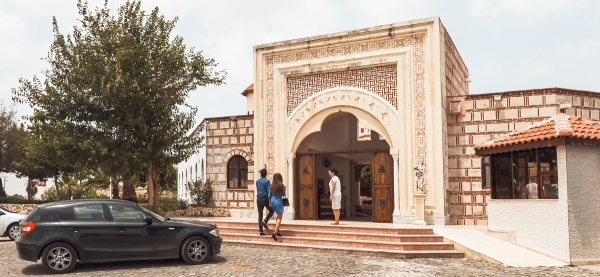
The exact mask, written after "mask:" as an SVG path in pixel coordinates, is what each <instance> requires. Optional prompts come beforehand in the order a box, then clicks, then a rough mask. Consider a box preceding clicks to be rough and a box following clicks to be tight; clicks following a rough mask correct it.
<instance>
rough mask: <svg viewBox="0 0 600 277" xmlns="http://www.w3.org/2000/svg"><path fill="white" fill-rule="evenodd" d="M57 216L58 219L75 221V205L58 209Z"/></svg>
mask: <svg viewBox="0 0 600 277" xmlns="http://www.w3.org/2000/svg"><path fill="white" fill-rule="evenodd" d="M56 218H57V219H58V221H74V220H75V213H74V212H73V207H67V208H62V209H60V210H58V211H56Z"/></svg>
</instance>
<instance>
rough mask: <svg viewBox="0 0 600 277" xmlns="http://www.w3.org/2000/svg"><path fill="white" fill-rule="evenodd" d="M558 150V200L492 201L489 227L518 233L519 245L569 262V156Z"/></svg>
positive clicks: (489, 204)
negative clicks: (567, 163) (567, 164)
mask: <svg viewBox="0 0 600 277" xmlns="http://www.w3.org/2000/svg"><path fill="white" fill-rule="evenodd" d="M565 152H566V151H565V146H564V145H559V146H558V147H557V158H558V161H557V162H558V199H539V200H535V199H503V200H501V199H491V200H489V201H488V203H487V204H488V205H487V212H488V227H489V228H496V229H508V230H516V237H517V243H519V244H522V245H524V246H527V247H529V248H532V249H535V250H538V251H541V252H544V253H547V254H549V255H551V256H554V257H557V258H559V259H562V260H565V261H567V260H569V259H570V254H569V215H568V204H567V203H568V201H567V195H568V194H567V192H568V185H567V184H568V182H567V166H566V161H567V156H566V153H565Z"/></svg>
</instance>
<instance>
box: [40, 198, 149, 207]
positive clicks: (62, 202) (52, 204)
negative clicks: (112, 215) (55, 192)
mask: <svg viewBox="0 0 600 277" xmlns="http://www.w3.org/2000/svg"><path fill="white" fill-rule="evenodd" d="M109 203H113V204H114V203H119V204H125V205H131V206H136V205H137V204H136V203H134V202H131V201H127V200H118V199H77V200H60V201H54V202H49V203H45V204H39V205H38V207H40V208H46V207H47V208H49V207H64V206H73V205H78V204H109Z"/></svg>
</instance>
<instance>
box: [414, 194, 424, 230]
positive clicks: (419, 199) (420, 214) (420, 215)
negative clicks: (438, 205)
mask: <svg viewBox="0 0 600 277" xmlns="http://www.w3.org/2000/svg"><path fill="white" fill-rule="evenodd" d="M414 197H415V222H413V224H414V225H427V223H426V222H425V198H427V194H426V193H422V192H418V191H416V192H415V194H414Z"/></svg>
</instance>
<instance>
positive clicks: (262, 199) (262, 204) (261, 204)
mask: <svg viewBox="0 0 600 277" xmlns="http://www.w3.org/2000/svg"><path fill="white" fill-rule="evenodd" d="M256 207H257V208H258V230H259V231H260V232H261V233H262V232H263V225H262V218H263V210H264V209H265V208H267V210H269V213H268V214H267V217H265V223H268V222H269V219H271V217H272V216H273V208H271V207H269V198H268V197H266V196H257V197H256Z"/></svg>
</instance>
